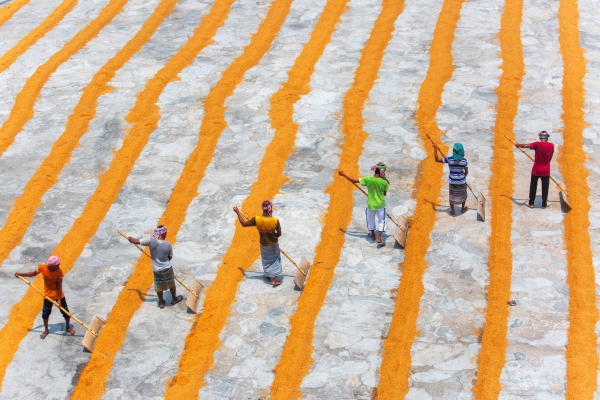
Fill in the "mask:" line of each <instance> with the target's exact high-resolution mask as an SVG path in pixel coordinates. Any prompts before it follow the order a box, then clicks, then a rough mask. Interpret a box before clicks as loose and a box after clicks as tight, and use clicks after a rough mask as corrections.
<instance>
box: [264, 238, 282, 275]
mask: <svg viewBox="0 0 600 400" xmlns="http://www.w3.org/2000/svg"><path fill="white" fill-rule="evenodd" d="M260 258H261V260H262V266H263V270H264V271H265V276H266V277H269V278H273V277H275V276H279V275H281V274H282V273H283V266H282V265H281V252H280V251H279V243H275V244H273V245H271V246H263V245H262V244H261V245H260Z"/></svg>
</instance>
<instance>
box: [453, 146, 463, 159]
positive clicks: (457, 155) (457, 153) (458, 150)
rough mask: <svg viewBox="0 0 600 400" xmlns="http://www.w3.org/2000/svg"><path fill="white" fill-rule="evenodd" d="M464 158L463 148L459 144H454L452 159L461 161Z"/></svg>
mask: <svg viewBox="0 0 600 400" xmlns="http://www.w3.org/2000/svg"><path fill="white" fill-rule="evenodd" d="M464 156H465V148H464V147H463V145H462V144H460V143H454V147H452V158H454V159H455V160H456V161H458V160H462V158H463V157H464Z"/></svg>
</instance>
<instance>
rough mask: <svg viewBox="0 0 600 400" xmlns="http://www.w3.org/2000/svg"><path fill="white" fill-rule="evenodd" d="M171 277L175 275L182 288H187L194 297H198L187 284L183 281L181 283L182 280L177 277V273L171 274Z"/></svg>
mask: <svg viewBox="0 0 600 400" xmlns="http://www.w3.org/2000/svg"><path fill="white" fill-rule="evenodd" d="M173 277H175V280H176V281H177V282H179V284H180V285H181V286H183V287H184V288H186V290H187V291H188V292H190V293H191V294H192V295H194V297H196V298H198V295H197V294H196V293H195V292H194V291H193V290H192V289H190V288H189V287H188V286H187V285H186V284H185V283H183V281H182V280H181V279H179V278H178V277H177V275H175V274H173Z"/></svg>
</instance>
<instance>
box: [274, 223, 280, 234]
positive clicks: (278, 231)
mask: <svg viewBox="0 0 600 400" xmlns="http://www.w3.org/2000/svg"><path fill="white" fill-rule="evenodd" d="M275 236H276V237H280V236H281V225H280V224H279V221H277V226H276V227H275Z"/></svg>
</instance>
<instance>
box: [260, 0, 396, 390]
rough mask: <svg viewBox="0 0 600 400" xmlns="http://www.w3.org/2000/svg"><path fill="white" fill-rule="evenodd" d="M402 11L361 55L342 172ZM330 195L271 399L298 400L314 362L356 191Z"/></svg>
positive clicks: (358, 139)
mask: <svg viewBox="0 0 600 400" xmlns="http://www.w3.org/2000/svg"><path fill="white" fill-rule="evenodd" d="M403 10H404V2H403V1H394V0H384V1H383V3H382V9H381V12H380V14H379V16H378V17H377V20H376V21H375V24H374V26H373V29H372V31H371V34H370V36H369V39H368V40H367V42H366V44H365V47H364V48H363V50H362V52H361V59H360V61H359V66H358V68H357V69H356V72H355V75H354V82H353V84H352V86H351V87H350V90H349V91H348V92H347V93H346V95H345V96H344V101H343V122H342V131H343V133H344V144H343V145H342V153H341V155H340V165H339V168H340V169H342V170H345V171H347V172H349V173H350V175H357V174H358V173H359V171H358V159H359V157H360V155H361V153H362V149H363V145H364V142H365V140H366V138H367V136H368V134H367V133H366V132H365V131H364V130H363V115H362V110H363V107H364V104H365V102H366V101H367V99H368V97H369V93H370V92H371V89H372V88H373V85H374V84H375V81H376V79H377V76H378V73H379V68H380V66H381V60H382V58H383V55H384V52H385V49H386V47H387V45H388V43H389V41H390V40H391V38H392V33H393V31H394V23H395V21H396V19H398V16H399V15H400V14H401V13H402V11H403ZM326 193H328V194H329V195H330V203H329V208H328V210H327V213H326V214H325V218H324V226H323V230H322V231H321V235H322V237H321V242H320V243H319V245H318V246H317V249H316V255H315V261H314V262H313V267H312V268H311V272H310V278H309V280H308V281H307V284H306V286H305V287H304V290H303V293H302V296H301V297H300V299H299V301H298V309H297V311H296V313H295V314H294V316H293V317H292V320H291V328H290V334H289V336H288V338H287V340H286V343H285V347H284V348H283V352H282V354H281V360H280V361H279V364H278V365H277V368H276V371H275V380H274V381H273V385H272V386H271V398H272V399H297V398H299V397H300V396H301V392H300V391H299V390H300V385H301V384H302V380H303V379H304V377H305V376H306V375H307V374H308V372H309V369H310V366H311V364H312V362H313V360H312V352H313V346H312V339H313V336H314V326H315V320H316V318H317V316H318V315H319V312H320V310H321V307H322V306H323V303H324V302H325V297H326V295H327V291H328V290H329V287H330V285H331V282H332V281H333V276H334V273H335V267H336V265H337V264H338V262H339V259H340V253H341V251H342V248H343V247H344V241H345V237H344V231H345V230H346V229H347V228H348V225H349V224H350V221H351V219H352V213H351V212H348V205H349V204H350V205H351V204H353V193H354V187H353V186H352V185H350V184H348V182H347V181H346V180H345V179H342V178H339V177H337V176H336V177H335V178H334V179H333V181H332V182H331V184H330V185H329V187H328V188H327V190H326Z"/></svg>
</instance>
